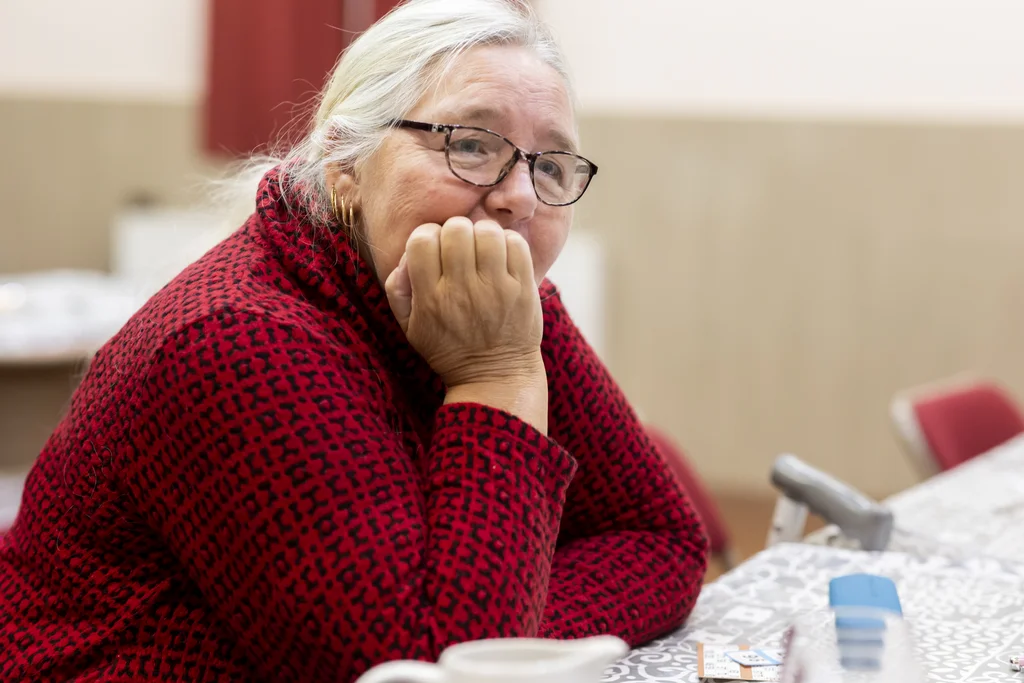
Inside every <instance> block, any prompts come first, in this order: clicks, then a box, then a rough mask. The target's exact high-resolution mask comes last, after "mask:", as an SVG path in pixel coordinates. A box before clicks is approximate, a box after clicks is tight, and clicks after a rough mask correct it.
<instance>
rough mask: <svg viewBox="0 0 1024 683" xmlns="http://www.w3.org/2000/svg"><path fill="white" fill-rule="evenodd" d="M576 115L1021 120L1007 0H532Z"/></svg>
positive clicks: (1019, 50)
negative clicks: (568, 73) (560, 59)
mask: <svg viewBox="0 0 1024 683" xmlns="http://www.w3.org/2000/svg"><path fill="white" fill-rule="evenodd" d="M535 4H536V5H537V7H538V8H539V10H540V12H541V14H542V15H543V16H544V17H545V18H546V19H547V20H548V21H549V22H550V24H551V25H552V27H553V28H554V30H555V32H556V33H557V34H558V37H559V38H560V40H561V43H562V45H563V47H564V49H565V52H566V53H567V56H568V60H569V62H570V66H571V67H572V69H573V73H574V76H575V78H576V85H577V88H578V90H579V96H580V101H581V104H582V108H583V111H584V112H585V113H586V114H588V115H594V114H643V115H652V114H653V115H679V114H689V115H701V116H703V115H710V116H721V115H742V116H748V117H764V116H772V117H782V118H792V117H798V118H821V117H825V118H835V117H839V118H850V117H855V118H861V117H868V118H880V119H883V120H891V119H893V118H910V119H915V120H917V119H921V118H924V119H939V120H947V119H963V118H967V119H972V120H991V119H996V120H1006V119H1009V120H1017V121H1020V120H1022V119H1024V78H1022V77H1021V74H1024V40H1022V39H1021V27H1022V26H1024V4H1022V3H1020V2H1018V1H1017V0H971V1H967V0H900V2H892V1H891V0H865V1H862V2H846V3H840V2H820V0H773V1H772V2H763V1H760V0H727V1H724V2H706V1H705V0H674V1H673V2H665V1H664V0H630V1H629V2H623V0H535Z"/></svg>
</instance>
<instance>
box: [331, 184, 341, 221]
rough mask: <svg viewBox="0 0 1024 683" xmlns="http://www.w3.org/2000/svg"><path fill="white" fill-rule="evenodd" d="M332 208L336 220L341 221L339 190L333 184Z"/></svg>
mask: <svg viewBox="0 0 1024 683" xmlns="http://www.w3.org/2000/svg"><path fill="white" fill-rule="evenodd" d="M331 208H332V209H333V210H334V220H336V221H337V222H339V223H341V214H339V213H338V191H337V190H336V189H334V187H333V186H331Z"/></svg>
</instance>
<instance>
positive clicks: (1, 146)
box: [0, 98, 213, 273]
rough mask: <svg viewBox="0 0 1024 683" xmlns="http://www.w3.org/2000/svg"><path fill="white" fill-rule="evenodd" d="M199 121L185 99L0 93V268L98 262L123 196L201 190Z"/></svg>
mask: <svg viewBox="0 0 1024 683" xmlns="http://www.w3.org/2000/svg"><path fill="white" fill-rule="evenodd" d="M199 124H200V121H199V110H198V108H197V107H196V106H195V105H194V104H167V103H140V102H132V103H128V102H105V101H74V100H53V99H29V98H0V150H3V163H2V164H0V193H2V194H0V198H2V201H3V206H4V211H3V213H2V214H0V273H4V272H21V271H28V270H33V269H37V268H50V267H76V268H106V267H107V265H108V258H109V242H108V232H109V230H110V226H111V221H112V219H113V216H114V214H115V213H116V212H117V211H118V209H119V208H120V207H122V206H123V205H124V203H125V202H127V201H128V200H130V199H131V198H132V197H133V196H134V195H137V194H140V193H141V194H148V195H151V196H153V197H154V198H155V199H157V200H158V201H164V202H169V203H172V204H180V203H183V202H188V201H190V200H192V199H194V198H195V197H197V196H198V195H199V193H200V192H201V191H202V186H203V178H204V177H206V176H209V175H211V174H212V172H213V169H212V167H210V166H209V165H207V164H205V163H204V162H203V161H202V159H201V158H200V155H199V154H198V152H197V150H198V148H199V139H200V137H199V136H200V127H199Z"/></svg>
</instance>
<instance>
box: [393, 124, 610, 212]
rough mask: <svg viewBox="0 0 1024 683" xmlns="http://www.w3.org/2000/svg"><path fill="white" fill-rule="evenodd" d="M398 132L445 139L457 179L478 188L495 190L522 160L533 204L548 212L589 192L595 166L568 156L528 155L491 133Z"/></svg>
mask: <svg viewBox="0 0 1024 683" xmlns="http://www.w3.org/2000/svg"><path fill="white" fill-rule="evenodd" d="M394 125H395V127H397V128H410V129H412V130H422V131H427V132H428V133H444V156H445V159H446V160H447V161H448V168H449V169H450V170H451V172H452V173H453V174H455V177H456V178H459V179H460V180H463V181H465V182H467V183H469V184H470V185H476V186H477V187H493V186H494V185H497V184H498V183H500V182H501V181H502V180H504V179H505V176H507V175H508V174H509V171H511V170H512V169H513V168H515V165H516V163H518V162H519V160H520V159H526V161H527V163H528V164H529V165H530V179H531V180H532V181H533V191H534V192H536V193H537V199H539V200H540V201H542V202H544V203H545V204H547V205H549V206H568V205H569V204H572V203H574V202H576V201H578V200H579V198H580V197H582V196H583V193H584V192H586V191H587V187H588V186H589V185H590V181H591V179H592V178H593V177H594V176H595V175H597V164H595V163H593V162H592V161H590V160H588V159H584V158H583V157H581V156H579V155H578V154H573V153H572V152H560V151H550V152H526V151H524V150H521V149H519V148H518V147H516V146H515V145H514V144H512V142H511V141H510V140H509V139H508V138H506V137H504V136H503V135H499V134H498V133H495V132H494V131H491V130H487V129H486V128H474V127H472V126H459V125H454V124H447V123H421V122H420V121H407V120H405V119H400V120H398V121H395V122H394Z"/></svg>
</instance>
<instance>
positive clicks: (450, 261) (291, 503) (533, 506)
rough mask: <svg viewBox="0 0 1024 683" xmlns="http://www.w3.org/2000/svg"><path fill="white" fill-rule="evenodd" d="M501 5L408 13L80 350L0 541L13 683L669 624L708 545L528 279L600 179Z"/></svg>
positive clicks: (552, 55)
mask: <svg viewBox="0 0 1024 683" xmlns="http://www.w3.org/2000/svg"><path fill="white" fill-rule="evenodd" d="M577 147H578V143H577V136H576V130H575V122H574V112H573V105H572V100H571V96H570V89H569V86H568V83H567V80H566V74H565V69H564V67H563V64H562V61H561V58H560V56H559V53H558V51H557V49H556V47H555V45H554V44H553V42H552V40H551V38H550V37H549V35H548V34H547V33H546V32H545V30H544V28H543V27H542V26H541V25H540V24H539V23H538V22H537V20H536V19H535V18H534V17H533V16H532V15H531V14H530V12H529V11H528V10H527V9H526V7H525V6H521V5H520V4H518V3H515V2H512V1H511V0H412V1H411V2H409V3H407V4H405V5H403V6H401V7H399V8H398V9H396V10H395V11H394V12H392V13H391V14H390V15H388V16H387V17H386V18H384V19H382V20H381V21H380V22H378V23H377V24H376V25H375V26H373V27H372V28H371V29H369V30H368V31H366V33H365V34H363V35H362V36H361V37H360V38H359V39H358V40H357V41H356V42H355V43H354V44H353V45H352V47H351V48H350V49H349V50H348V51H347V52H346V54H345V55H344V57H343V58H342V59H341V61H340V62H339V64H338V66H337V69H336V70H335V72H334V74H333V77H332V78H331V80H330V83H329V85H328V87H327V89H326V91H325V92H324V94H323V97H322V102H321V105H320V108H319V112H318V114H317V116H316V118H315V121H314V124H313V128H312V131H311V132H310V134H309V136H308V138H307V139H306V140H305V142H303V143H302V144H301V145H299V146H298V148H297V149H295V150H293V151H292V152H291V153H290V154H289V155H288V157H287V158H285V159H283V160H281V161H280V162H279V164H278V165H277V166H276V167H275V168H274V169H273V170H270V171H269V172H267V173H266V174H265V176H264V178H263V180H262V182H261V184H260V187H259V191H258V194H257V197H256V211H255V213H254V214H253V215H252V217H251V218H250V219H249V220H248V221H247V222H246V223H245V225H244V226H242V227H241V229H239V230H238V231H237V232H235V233H234V234H233V235H231V236H230V237H229V238H227V239H226V240H225V241H224V242H222V243H221V244H220V245H219V246H217V247H216V248H214V249H213V250H212V251H210V252H209V253H208V254H207V255H206V256H204V257H203V258H202V259H200V260H199V261H198V262H196V263H195V264H193V265H192V266H190V267H189V268H188V269H186V270H185V271H184V272H183V273H182V274H181V275H180V276H179V277H177V279H175V280H174V281H173V282H172V283H171V284H170V285H169V286H168V287H166V288H165V289H164V290H163V291H161V292H160V293H159V294H157V295H156V296H155V297H153V298H152V299H151V300H150V301H149V302H148V303H147V304H146V306H145V307H144V308H143V309H142V310H141V311H140V312H139V313H138V314H137V315H136V316H135V317H134V318H133V319H132V320H131V321H130V322H129V323H128V324H127V325H126V326H125V327H124V329H123V330H121V332H120V333H118V334H117V335H116V336H115V337H114V339H112V340H111V341H110V342H109V343H108V344H107V345H106V346H105V347H104V348H103V349H102V350H101V351H100V352H99V353H98V354H97V356H96V358H95V360H94V362H93V363H92V365H91V367H90V370H89V373H88V375H87V376H86V378H85V379H84V381H83V383H82V384H81V386H80V388H79V389H78V391H77V392H76V394H75V396H74V399H73V401H72V403H71V406H70V409H69V412H68V414H67V416H66V417H65V418H64V420H63V421H62V423H61V424H60V426H59V427H58V428H57V430H56V432H55V433H54V435H53V436H52V438H51V439H50V440H49V442H48V443H47V445H46V447H45V449H44V451H43V453H42V455H41V456H40V459H39V461H38V464H37V465H36V466H35V468H34V470H33V471H32V473H31V475H30V477H29V479H28V484H27V488H26V491H25V497H24V502H23V506H22V509H21V512H20V516H19V517H18V519H17V521H16V523H15V526H14V528H13V529H12V530H11V531H10V533H9V535H8V536H7V537H6V538H4V539H3V541H2V542H0V543H2V546H0V652H2V653H3V655H2V657H0V679H2V680H4V681H43V680H46V681H72V680H74V681H127V680H132V681H139V680H147V681H162V682H169V681H189V682H192V683H194V682H197V681H228V680H233V681H235V680H237V681H264V680H265V681H311V682H312V681H318V682H319V681H349V680H352V679H353V678H355V677H356V676H358V675H359V674H360V673H361V672H363V671H365V670H366V669H368V668H369V667H370V666H372V665H374V664H376V663H379V662H382V661H385V660H389V659H395V658H408V657H413V658H421V659H432V658H435V657H436V656H437V655H438V653H439V652H440V651H441V650H442V649H444V648H445V647H446V646H447V645H449V644H451V643H455V642H459V641H465V640H472V639H478V638H488V637H498V636H538V635H539V636H543V637H552V638H576V637H581V636H587V635H591V634H601V633H611V634H615V635H618V636H620V637H622V638H624V639H626V640H627V641H629V642H630V643H634V644H636V643H641V642H643V641H646V640H648V639H650V638H652V637H654V636H657V635H659V634H662V633H665V632H666V631H668V630H670V629H673V628H675V627H677V626H678V625H679V624H680V623H681V622H682V621H683V619H684V618H685V617H686V615H687V614H688V612H689V610H690V609H691V607H692V605H693V603H694V599H695V598H696V596H697V593H698V591H699V589H700V585H701V580H702V577H703V574H704V568H705V540H704V538H703V533H702V530H701V526H700V524H699V522H698V520H697V518H696V517H695V515H694V513H693V511H692V509H691V508H690V506H689V504H688V502H687V499H686V497H685V496H684V494H683V493H682V491H681V490H680V488H679V487H678V485H677V484H676V483H675V482H674V480H673V479H672V477H671V475H670V474H669V471H668V469H667V468H666V465H665V464H664V462H663V461H662V458H661V457H660V456H659V454H658V453H657V452H656V450H655V449H654V447H653V446H652V445H651V442H650V441H649V440H648V437H647V436H646V435H645V433H644V430H643V428H642V426H641V424H640V423H639V422H638V420H637V417H636V415H635V414H634V413H633V411H632V410H631V409H630V407H629V405H628V403H627V401H626V399H625V397H624V396H623V394H622V392H621V391H620V390H619V388H618V387H617V386H616V385H615V383H614V382H613V381H612V379H611V377H609V375H608V372H607V371H606V370H605V368H604V367H603V366H602V364H601V362H600V361H599V360H598V358H597V357H596V356H595V354H594V353H593V351H592V350H591V349H590V348H589V347H588V346H587V344H586V342H585V341H584V340H583V339H582V337H581V336H580V334H579V332H578V331H577V329H576V328H575V327H574V325H573V323H572V322H571V321H570V319H569V317H568V315H567V314H566V312H565V309H564V308H563V306H562V304H561V302H560V301H559V297H558V294H557V292H556V291H555V289H554V287H553V286H552V285H551V284H549V283H548V282H546V281H545V280H544V279H543V278H544V274H545V273H546V272H547V271H548V269H549V268H550V267H551V265H552V263H553V262H554V260H555V258H556V257H557V256H558V253H559V251H560V250H561V249H562V246H563V244H564V243H565V240H566V235H567V233H568V231H569V226H570V224H571V223H572V207H571V205H572V204H573V203H574V202H576V201H577V200H578V199H580V197H581V196H582V195H583V193H584V192H585V191H586V189H587V187H588V185H589V184H590V182H591V180H592V179H593V177H594V175H595V174H596V172H597V167H596V166H595V165H594V164H593V163H591V162H590V161H588V160H587V159H585V158H584V157H583V156H580V154H579V153H578V151H577Z"/></svg>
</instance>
